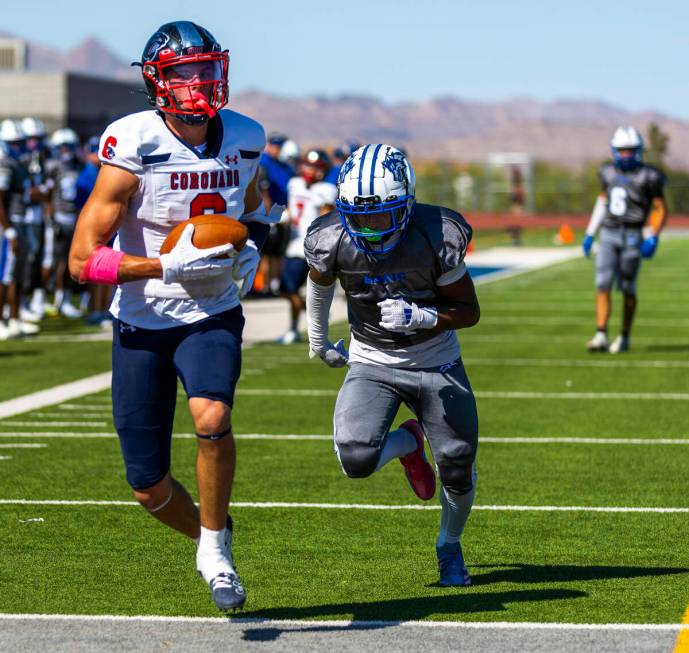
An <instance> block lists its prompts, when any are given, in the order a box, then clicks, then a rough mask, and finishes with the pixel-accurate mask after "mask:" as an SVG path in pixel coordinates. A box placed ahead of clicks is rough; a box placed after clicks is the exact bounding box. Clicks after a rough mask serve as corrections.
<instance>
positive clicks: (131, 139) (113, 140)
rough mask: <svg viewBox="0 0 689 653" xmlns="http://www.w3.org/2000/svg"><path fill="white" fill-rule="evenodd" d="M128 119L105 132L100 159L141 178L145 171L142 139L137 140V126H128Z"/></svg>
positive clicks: (106, 163) (116, 122)
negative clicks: (141, 150)
mask: <svg viewBox="0 0 689 653" xmlns="http://www.w3.org/2000/svg"><path fill="white" fill-rule="evenodd" d="M131 117H132V116H128V117H127V118H131ZM127 118H123V119H122V120H117V121H115V122H114V123H112V124H111V125H109V126H108V127H107V128H106V130H105V132H103V135H102V136H101V139H100V145H99V150H98V158H99V159H100V161H101V163H103V164H105V165H112V166H117V167H118V168H123V169H124V170H128V171H129V172H131V173H133V174H135V175H137V176H141V175H142V174H143V171H144V169H143V163H142V160H141V152H140V143H141V139H137V138H136V136H137V133H138V130H137V129H136V125H133V124H132V125H130V124H128V123H127Z"/></svg>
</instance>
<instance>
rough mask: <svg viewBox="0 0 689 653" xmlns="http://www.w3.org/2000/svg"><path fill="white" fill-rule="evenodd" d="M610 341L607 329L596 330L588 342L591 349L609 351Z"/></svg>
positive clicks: (587, 347) (587, 345)
mask: <svg viewBox="0 0 689 653" xmlns="http://www.w3.org/2000/svg"><path fill="white" fill-rule="evenodd" d="M609 345H610V343H609V342H608V336H607V335H606V333H605V331H596V335H595V336H593V338H591V340H589V341H588V342H587V343H586V349H588V350H589V351H608V347H609Z"/></svg>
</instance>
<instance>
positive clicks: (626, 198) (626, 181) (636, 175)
mask: <svg viewBox="0 0 689 653" xmlns="http://www.w3.org/2000/svg"><path fill="white" fill-rule="evenodd" d="M598 176H599V177H600V180H601V184H602V185H603V192H604V193H605V194H606V196H607V203H606V212H605V218H603V226H604V227H619V226H620V225H629V226H634V227H638V228H641V227H643V226H644V224H645V223H646V220H647V218H648V214H649V212H650V210H651V204H652V201H653V199H654V198H656V197H662V195H663V186H664V185H665V175H664V174H663V173H662V172H661V171H660V170H658V168H654V167H653V166H650V165H646V164H644V165H642V166H641V167H640V168H637V169H636V170H631V171H628V172H623V171H621V170H618V169H617V168H616V167H615V166H614V165H613V164H612V163H607V164H605V165H603V166H602V167H601V168H600V170H599V171H598Z"/></svg>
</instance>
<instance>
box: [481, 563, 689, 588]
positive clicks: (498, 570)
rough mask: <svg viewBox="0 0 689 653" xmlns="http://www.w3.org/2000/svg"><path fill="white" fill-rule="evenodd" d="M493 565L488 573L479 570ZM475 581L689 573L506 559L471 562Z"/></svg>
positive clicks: (574, 579)
mask: <svg viewBox="0 0 689 653" xmlns="http://www.w3.org/2000/svg"><path fill="white" fill-rule="evenodd" d="M484 569H489V570H491V571H488V572H486V573H477V571H476V570H484ZM471 571H472V572H473V573H472V575H471V582H472V583H473V584H474V585H490V584H492V583H572V582H579V581H588V580H609V579H613V578H642V577H646V576H669V575H672V574H686V573H689V569H687V568H685V567H619V566H616V567H609V566H595V565H525V564H521V563H504V564H499V565H471Z"/></svg>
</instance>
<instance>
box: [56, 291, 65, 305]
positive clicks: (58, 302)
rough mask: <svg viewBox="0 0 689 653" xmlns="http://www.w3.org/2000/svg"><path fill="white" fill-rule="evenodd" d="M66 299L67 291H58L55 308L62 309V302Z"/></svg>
mask: <svg viewBox="0 0 689 653" xmlns="http://www.w3.org/2000/svg"><path fill="white" fill-rule="evenodd" d="M64 298H65V291H64V290H59V289H58V290H56V291H55V307H56V308H60V306H62V302H63V301H64Z"/></svg>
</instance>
